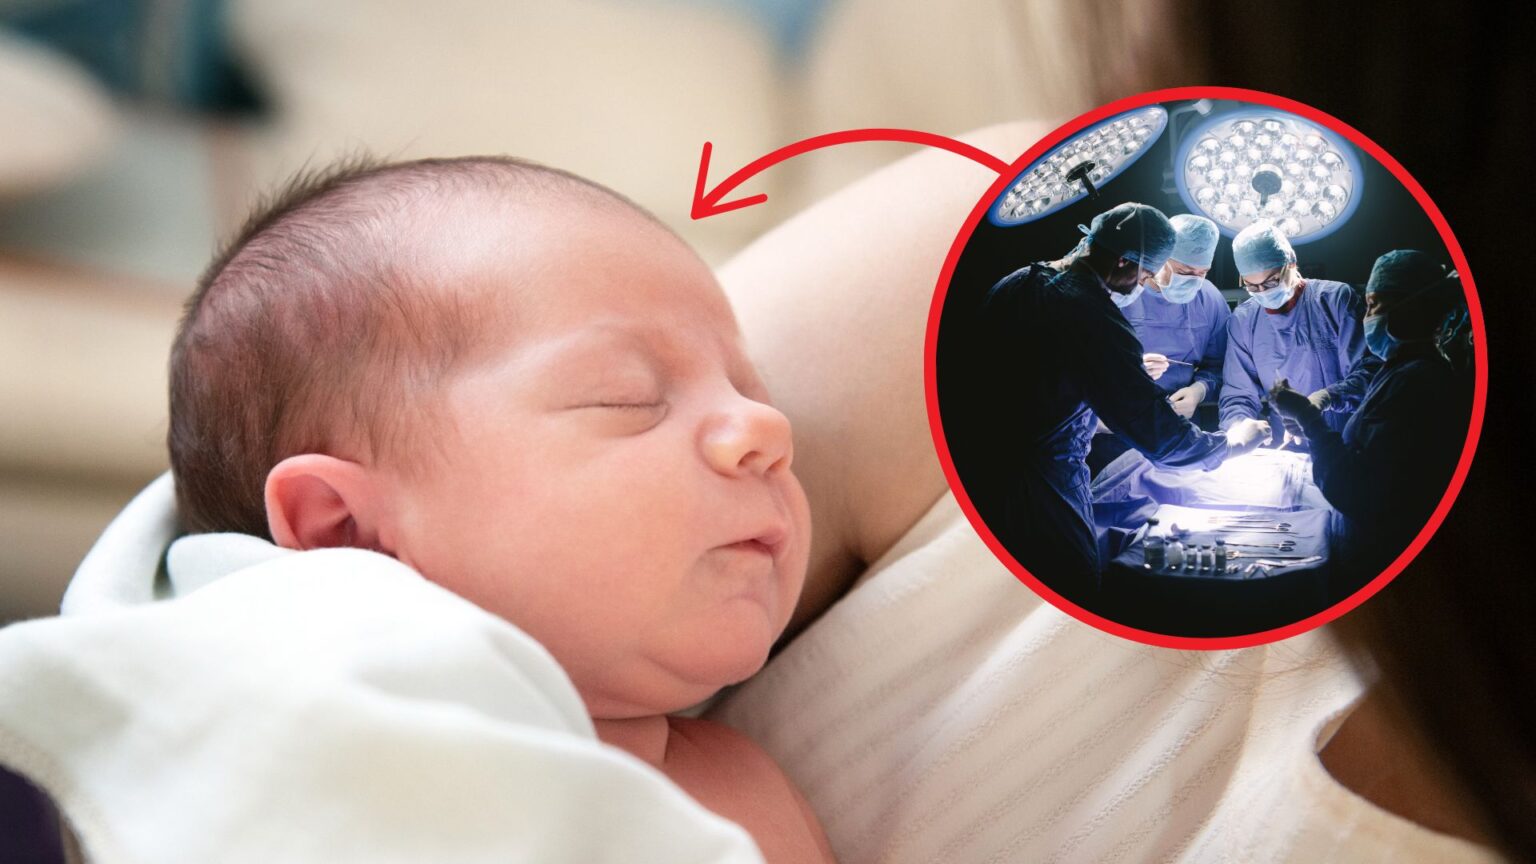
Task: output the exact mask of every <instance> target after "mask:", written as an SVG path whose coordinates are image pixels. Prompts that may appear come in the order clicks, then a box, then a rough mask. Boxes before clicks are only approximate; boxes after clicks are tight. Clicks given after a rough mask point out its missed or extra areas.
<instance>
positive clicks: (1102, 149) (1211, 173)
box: [926, 88, 1487, 648]
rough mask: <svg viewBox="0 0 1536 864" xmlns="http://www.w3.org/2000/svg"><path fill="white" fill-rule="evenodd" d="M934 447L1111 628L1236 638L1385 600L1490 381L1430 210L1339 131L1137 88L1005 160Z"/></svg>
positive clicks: (1458, 456) (979, 514) (932, 356)
mask: <svg viewBox="0 0 1536 864" xmlns="http://www.w3.org/2000/svg"><path fill="white" fill-rule="evenodd" d="M927 351H928V353H927V358H926V359H927V382H926V383H927V387H928V400H929V413H930V421H931V423H932V426H933V432H934V440H935V443H936V445H937V446H938V450H939V455H940V458H941V460H942V461H943V463H944V467H945V471H946V472H947V474H948V476H949V480H950V483H951V485H952V486H953V487H954V488H955V491H956V494H957V496H958V497H959V499H960V501H961V504H962V506H963V507H964V509H965V510H966V513H967V515H968V516H969V517H970V519H971V521H972V523H973V524H974V525H975V527H976V529H977V530H978V532H979V533H980V534H981V535H982V537H983V539H985V540H986V541H987V543H988V544H989V545H990V546H991V548H992V550H993V551H994V552H995V553H996V554H997V555H998V557H999V558H1000V559H1001V560H1002V561H1003V562H1004V563H1005V564H1007V565H1008V566H1009V567H1010V568H1011V569H1012V570H1013V571H1014V572H1015V573H1016V574H1017V575H1018V576H1019V578H1020V579H1021V580H1023V581H1024V582H1025V583H1027V584H1028V585H1030V586H1031V587H1032V588H1034V589H1035V590H1036V591H1038V592H1039V593H1041V594H1042V596H1044V597H1045V598H1046V599H1048V600H1050V601H1051V602H1052V603H1054V604H1056V605H1057V606H1058V607H1060V608H1062V609H1063V610H1065V611H1067V612H1068V613H1070V614H1072V615H1074V616H1076V617H1078V618H1080V619H1082V620H1084V621H1087V622H1089V623H1091V624H1094V625H1095V626H1097V627H1100V628H1101V629H1105V630H1108V631H1110V632H1113V633H1116V634H1118V635H1122V636H1126V637H1128V638H1132V639H1137V640H1139V641H1143V642H1148V643H1151V644H1157V645H1165V646H1172V647H1181V648H1231V647H1239V646H1244V645H1253V644H1259V643H1262V642H1268V641H1272V640H1274V639H1279V638H1283V637H1286V636H1290V635H1294V634H1296V633H1299V632H1302V631H1304V630H1307V629H1310V628H1312V627H1315V626H1317V625H1319V624H1322V623H1325V622H1326V621H1329V620H1332V619H1333V618H1335V617H1337V616H1338V615H1341V614H1343V613H1344V612H1346V611H1348V610H1349V609H1351V608H1353V607H1354V606H1356V605H1358V604H1359V603H1361V602H1363V601H1364V600H1365V599H1366V598H1367V597H1369V596H1370V595H1371V594H1373V593H1375V592H1376V591H1377V590H1380V588H1381V587H1382V586H1384V585H1385V584H1386V583H1387V582H1388V581H1389V580H1390V579H1391V578H1392V577H1393V576H1395V575H1396V573H1397V572H1398V571H1399V570H1401V569H1402V567H1403V566H1405V565H1406V564H1407V562H1408V561H1409V560H1410V559H1411V558H1412V557H1413V555H1414V554H1416V553H1417V551H1418V550H1419V549H1420V548H1422V546H1423V545H1424V543H1425V542H1427V541H1428V539H1429V536H1430V535H1431V534H1432V533H1433V531H1434V529H1435V528H1436V526H1438V525H1439V523H1440V521H1441V520H1442V519H1443V518H1444V516H1445V513H1446V511H1447V510H1448V508H1449V507H1450V506H1451V503H1452V501H1453V500H1454V498H1455V493H1456V490H1457V489H1458V488H1459V486H1460V483H1461V480H1462V478H1463V477H1464V476H1465V475H1466V471H1467V468H1468V466H1469V465H1470V462H1471V459H1472V453H1473V450H1474V448H1475V444H1476V439H1477V432H1478V428H1479V426H1480V423H1481V418H1482V405H1483V400H1484V397H1485V393H1486V386H1487V368H1486V366H1487V363H1486V349H1485V346H1484V344H1483V333H1482V317H1481V311H1480V308H1479V305H1478V302H1477V295H1476V292H1475V290H1474V288H1473V284H1472V279H1471V274H1470V272H1469V271H1468V268H1467V263H1466V261H1465V259H1464V257H1463V256H1462V253H1461V249H1460V247H1459V246H1458V245H1457V244H1456V241H1455V238H1454V237H1453V236H1452V234H1451V231H1450V229H1449V227H1448V226H1447V225H1446V224H1445V221H1444V219H1443V217H1441V216H1440V214H1439V211H1438V210H1437V209H1436V208H1435V207H1434V204H1433V202H1431V201H1430V200H1429V198H1428V196H1427V195H1426V194H1425V193H1424V191H1423V189H1422V188H1421V187H1420V186H1419V185H1418V184H1417V183H1416V182H1414V180H1413V178H1412V177H1411V176H1409V175H1408V173H1407V172H1406V171H1405V170H1404V169H1403V168H1402V166H1401V165H1399V164H1397V163H1396V162H1395V161H1394V160H1392V158H1391V157H1390V156H1389V155H1387V154H1386V153H1384V152H1383V151H1382V150H1381V149H1380V148H1379V147H1377V146H1376V145H1374V144H1373V143H1371V142H1370V141H1369V140H1368V139H1366V138H1365V137H1364V136H1362V135H1361V134H1360V133H1358V132H1356V131H1355V130H1353V129H1351V128H1350V127H1348V126H1346V125H1344V124H1343V123H1341V122H1340V121H1338V120H1336V119H1334V118H1331V117H1329V116H1327V115H1324V114H1322V113H1321V112H1318V111H1316V110H1314V109H1311V108H1309V107H1307V106H1305V105H1301V104H1298V103H1295V102H1292V101H1290V100H1286V99H1282V98H1280V97H1277V96H1272V95H1269V94H1264V93H1257V92H1253V91H1245V90H1235V89H1230V88H1183V89H1179V90H1169V91H1159V92H1156V93H1149V94H1143V95H1142V96H1137V97H1133V98H1131V99H1127V100H1123V101H1121V102H1118V103H1115V104H1113V105H1109V106H1106V107H1105V108H1103V109H1100V110H1098V111H1094V112H1091V113H1089V114H1087V115H1084V116H1083V117H1080V118H1078V119H1077V120H1075V121H1073V122H1072V123H1069V124H1067V125H1066V126H1064V127H1062V128H1061V129H1059V130H1057V132H1056V133H1054V134H1053V135H1051V136H1050V137H1049V138H1047V139H1046V140H1044V141H1042V142H1041V143H1040V144H1038V145H1036V146H1035V147H1034V148H1032V149H1031V150H1030V152H1029V153H1027V154H1025V155H1024V157H1022V158H1021V159H1020V160H1018V161H1017V162H1016V163H1014V165H1013V166H1012V169H1011V170H1010V173H1009V174H1008V175H1007V176H1005V177H1003V178H1002V179H1001V180H1000V181H999V183H998V184H997V185H995V186H994V187H993V189H992V190H991V191H990V192H989V193H988V197H987V198H986V199H985V200H983V201H981V202H979V203H978V205H977V208H976V210H975V211H974V212H973V214H972V217H971V220H970V221H969V222H968V223H967V226H966V228H965V229H964V230H963V231H962V232H961V234H960V237H959V238H958V239H957V240H956V244H955V247H954V249H953V250H952V252H951V255H950V259H949V261H948V263H947V265H946V267H945V271H944V274H943V276H942V277H941V279H940V282H939V286H938V291H937V295H936V297H935V300H934V305H933V312H932V315H931V317H930V321H929V333H928V348H927Z"/></svg>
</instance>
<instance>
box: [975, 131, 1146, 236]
mask: <svg viewBox="0 0 1536 864" xmlns="http://www.w3.org/2000/svg"><path fill="white" fill-rule="evenodd" d="M1167 125H1168V112H1167V111H1164V110H1163V108H1162V106H1160V105H1149V106H1146V107H1143V108H1136V109H1134V110H1131V111H1127V112H1125V113H1123V114H1117V115H1115V116H1114V117H1110V118H1109V119H1107V120H1103V121H1100V122H1099V123H1097V124H1095V125H1093V126H1090V127H1088V128H1087V129H1084V130H1083V131H1081V132H1079V133H1077V134H1076V135H1074V136H1072V137H1071V138H1068V139H1067V140H1066V141H1063V142H1062V143H1060V144H1058V145H1056V146H1055V147H1053V148H1052V149H1051V150H1050V151H1049V152H1047V153H1046V154H1045V155H1043V156H1041V157H1040V158H1039V159H1036V160H1035V161H1034V162H1031V163H1030V165H1029V167H1028V168H1026V169H1024V173H1022V174H1020V175H1019V176H1018V177H1017V178H1015V179H1014V181H1013V183H1012V184H1011V185H1010V186H1009V187H1008V189H1007V190H1006V191H1005V192H1004V193H1003V194H1002V195H1001V196H999V197H998V199H997V200H996V201H995V202H993V204H992V207H991V208H990V209H989V210H988V212H987V216H988V218H989V219H991V220H992V223H993V224H994V225H1001V226H1005V227H1006V226H1010V225H1022V224H1024V223H1026V222H1033V221H1034V220H1036V219H1039V218H1041V217H1043V216H1047V215H1050V214H1051V213H1055V212H1056V211H1057V210H1060V209H1061V208H1063V207H1066V206H1067V205H1069V204H1072V203H1074V202H1076V201H1079V200H1082V199H1083V198H1084V197H1086V196H1089V195H1093V194H1097V192H1096V190H1097V189H1098V187H1100V186H1103V185H1104V184H1105V183H1108V182H1109V181H1110V180H1112V179H1114V178H1115V177H1116V176H1117V175H1118V174H1120V172H1122V171H1124V170H1125V169H1126V168H1128V167H1130V165H1131V163H1133V162H1135V161H1136V160H1137V159H1139V158H1141V156H1142V154H1144V153H1146V152H1147V151H1148V150H1150V149H1151V148H1152V144H1153V143H1154V142H1156V141H1157V139H1158V138H1159V137H1160V136H1161V135H1162V134H1163V129H1164V128H1166V127H1167Z"/></svg>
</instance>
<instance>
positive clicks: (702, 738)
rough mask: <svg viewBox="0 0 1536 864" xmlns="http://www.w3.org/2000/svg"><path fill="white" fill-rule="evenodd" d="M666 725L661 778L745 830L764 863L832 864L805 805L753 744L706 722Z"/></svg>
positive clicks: (779, 770)
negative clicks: (811, 863) (828, 863)
mask: <svg viewBox="0 0 1536 864" xmlns="http://www.w3.org/2000/svg"><path fill="white" fill-rule="evenodd" d="M667 725H668V734H667V752H666V756H665V758H664V760H663V763H662V768H663V770H664V771H665V772H666V774H667V776H668V777H671V778H672V780H673V782H675V783H677V784H678V785H679V786H681V787H683V789H684V790H685V791H687V792H688V793H689V794H690V795H692V796H693V797H694V798H695V799H697V800H698V801H699V803H701V804H703V805H704V806H705V807H708V808H709V809H711V810H713V811H714V812H716V813H718V814H720V815H721V816H724V817H725V818H727V819H730V820H732V821H734V822H736V823H737V824H739V825H741V826H742V827H743V828H745V829H747V831H748V833H750V834H751V835H752V837H753V839H755V840H756V841H757V844H758V846H759V847H761V849H762V851H763V854H764V857H765V858H766V859H767V860H768V861H770V862H776V861H817V860H821V861H831V860H832V854H831V849H830V847H829V846H828V844H827V840H826V835H825V834H824V833H823V832H822V829H821V823H820V821H819V820H818V819H817V818H816V816H815V814H814V812H813V811H812V810H811V808H810V805H809V803H807V802H806V800H805V798H804V796H802V795H801V794H800V790H799V789H798V788H796V787H795V785H794V783H793V781H791V780H790V779H789V777H788V775H786V774H785V773H784V770H783V769H782V768H780V767H779V763H777V762H775V761H774V759H773V757H772V756H769V755H768V753H767V751H765V750H763V748H761V747H759V746H758V745H757V742H755V741H753V740H752V739H751V738H748V737H747V736H746V735H744V734H742V733H741V732H738V731H737V730H735V729H732V728H731V727H729V726H725V725H723V724H720V723H715V722H713V721H710V720H698V719H692V718H688V717H668V718H667Z"/></svg>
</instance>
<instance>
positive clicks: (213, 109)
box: [0, 0, 1146, 623]
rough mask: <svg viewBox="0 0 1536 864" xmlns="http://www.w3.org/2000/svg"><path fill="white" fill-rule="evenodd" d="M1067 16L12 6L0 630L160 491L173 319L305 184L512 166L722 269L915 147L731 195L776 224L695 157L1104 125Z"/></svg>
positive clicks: (723, 1)
mask: <svg viewBox="0 0 1536 864" xmlns="http://www.w3.org/2000/svg"><path fill="white" fill-rule="evenodd" d="M1113 5H1115V6H1118V5H1119V4H1113ZM1071 6H1072V0H1050V2H1037V3H1029V4H1017V3H1008V2H1006V0H954V2H948V3H944V4H935V3H929V2H924V0H561V2H559V3H549V2H532V0H495V2H492V0H437V2H433V3H421V2H409V0H368V2H363V0H331V2H326V3H313V2H307V0H0V623H3V622H4V621H8V620H14V619H18V618H23V617H31V616H35V615H44V614H51V613H53V612H54V611H56V609H57V605H58V600H59V597H60V595H61V593H62V591H63V588H64V585H65V583H66V582H67V580H68V578H69V576H70V575H71V574H72V573H73V571H74V568H75V566H76V565H77V564H78V563H79V560H80V558H81V557H82V556H83V555H84V554H85V552H86V551H87V549H88V548H89V547H90V544H91V542H92V541H93V540H94V538H95V537H96V535H97V534H99V533H100V531H101V529H102V528H103V527H105V525H106V523H107V522H108V521H109V520H110V519H111V517H112V516H113V515H114V514H115V513H116V512H117V511H118V510H119V509H120V508H121V507H122V506H123V505H124V504H125V503H126V502H127V500H128V499H129V498H130V497H131V496H132V495H133V494H134V493H135V492H136V491H137V490H138V489H139V488H141V487H142V486H143V485H144V484H145V483H146V482H148V481H149V480H150V479H152V478H153V477H154V476H155V475H156V474H158V473H160V472H161V471H163V470H165V467H166V457H165V446H164V435H165V426H166V421H165V410H166V408H165V403H166V396H165V363H166V357H167V354H168V351H169V345H170V341H171V338H172V334H173V331H174V328H175V324H176V319H177V316H178V314H179V311H180V304H181V303H182V301H183V299H184V298H185V297H186V296H187V295H188V294H189V293H190V291H191V289H192V286H193V283H194V281H195V280H196V278H197V275H198V273H199V272H200V271H201V269H202V268H203V266H204V265H205V264H206V263H207V261H208V260H209V259H210V258H211V256H212V255H213V253H214V251H215V249H216V248H217V246H218V244H219V242H220V240H221V239H222V238H223V237H224V236H226V235H227V234H228V233H230V232H231V231H232V230H233V229H234V228H235V227H236V226H237V225H238V223H239V222H240V221H241V219H242V218H243V217H244V215H245V213H246V212H247V210H248V209H249V208H250V206H251V205H252V203H253V202H254V200H255V199H256V197H257V196H258V195H259V194H260V193H261V192H263V191H264V190H267V189H270V188H271V187H272V186H273V185H274V184H276V183H278V182H280V181H281V179H283V178H284V177H286V176H287V175H288V174H290V173H291V172H293V171H294V170H296V169H297V168H299V167H301V166H303V165H305V164H317V163H324V162H326V161H328V160H329V159H331V158H333V157H334V156H336V155H338V154H342V153H347V152H352V151H356V150H358V149H366V150H368V151H371V152H373V153H375V154H379V155H384V156H388V157H394V158H407V157H415V156H426V155H439V156H441V155H453V154H464V153H510V154H514V155H518V156H523V157H528V158H532V159H536V160H539V161H543V162H547V163H550V164H553V165H557V166H559V167H563V168H567V169H570V170H573V171H576V172H578V173H580V174H584V175H586V176H589V177H591V178H593V179H596V180H598V181H600V182H603V183H606V184H608V185H611V186H613V187H614V188H616V189H618V190H620V191H621V192H624V193H625V194H627V195H629V196H630V197H632V198H634V199H636V200H637V201H639V202H640V203H641V204H643V205H645V206H647V207H649V208H650V209H652V210H653V211H654V212H656V213H657V214H658V215H659V216H660V217H661V218H662V219H664V220H665V221H667V222H668V223H670V224H671V225H672V226H673V227H675V228H676V229H677V230H678V231H680V232H681V233H682V234H683V235H684V236H686V237H687V238H688V239H689V240H690V241H692V242H693V243H694V244H695V245H696V247H697V248H699V249H700V251H701V252H702V253H703V255H704V256H705V257H706V258H707V259H708V260H710V261H712V262H720V261H723V260H724V259H725V258H727V257H728V256H729V255H730V254H731V253H732V252H733V251H734V250H736V249H738V248H740V247H741V246H743V245H744V244H745V243H746V242H748V241H749V240H751V239H752V238H753V237H755V236H757V235H758V234H760V233H762V231H764V230H765V229H766V228H768V227H769V226H771V225H772V224H774V223H776V222H778V221H780V220H782V219H783V218H784V217H785V216H787V215H788V214H790V213H792V212H794V211H795V210H797V209H799V208H800V207H802V206H803V205H804V204H805V203H807V202H809V201H811V200H814V199H816V198H818V197H820V196H822V195H824V194H826V193H827V192H830V191H832V190H834V189H836V188H838V187H840V186H842V185H844V184H846V183H847V182H849V181H851V180H853V179H855V178H857V177H859V176H861V175H863V174H865V173H867V172H868V171H871V170H873V169H874V168H877V167H879V166H880V165H881V164H884V163H885V162H887V161H889V160H891V159H894V158H897V157H899V156H901V155H903V154H905V153H908V152H911V150H912V149H913V148H911V147H909V146H905V145H882V144H859V145H853V146H845V147H839V148H835V149H832V150H827V151H821V152H819V153H816V154H811V155H809V156H805V157H801V158H797V159H795V160H792V161H790V162H788V163H784V164H782V165H780V166H777V167H775V168H773V169H772V170H770V171H768V172H767V173H765V174H763V175H760V176H759V177H757V178H756V179H754V180H752V181H751V182H750V183H749V184H748V185H747V186H744V187H742V189H741V190H740V192H741V193H744V194H745V193H756V192H765V193H767V194H768V196H769V201H768V203H767V204H766V205H763V206H759V207H754V208H751V209H747V210H743V211H738V212H735V213H732V214H729V215H728V216H725V217H720V218H714V219H710V220H706V221H704V222H699V223H694V222H691V221H690V220H689V219H688V209H689V206H690V204H691V195H692V191H693V183H694V177H695V173H696V172H697V169H698V159H699V151H700V147H701V146H702V144H703V142H704V141H706V140H709V141H713V142H714V145H715V150H714V156H713V162H712V171H711V180H712V182H713V181H718V180H719V179H721V178H723V177H724V176H726V175H727V174H729V173H730V172H731V171H734V170H735V169H736V168H737V167H740V166H741V165H744V164H746V163H747V162H748V161H751V160H752V159H755V158H756V157H758V156H760V155H762V154H764V153H766V152H768V151H770V150H773V149H775V148H777V147H780V146H782V145H784V144H788V143H791V142H793V141H796V140H799V139H801V138H804V137H807V136H810V135H814V134H819V133H823V132H830V131H835V130H839V129H845V128H852V127H860V126H897V127H906V128H914V129H923V130H927V131H932V132H938V133H943V134H950V135H954V134H959V133H961V132H964V131H966V130H969V129H973V128H976V127H980V126H984V125H987V124H990V123H995V122H1000V121H1004V120H1011V119H1019V118H1025V117H1042V118H1047V119H1053V120H1065V119H1067V118H1068V117H1070V116H1072V115H1074V114H1076V113H1078V112H1080V111H1082V110H1086V109H1087V108H1090V107H1092V106H1093V105H1094V104H1096V102H1095V99H1094V95H1093V93H1092V92H1091V85H1090V83H1089V82H1086V81H1078V80H1074V79H1073V78H1072V76H1071V75H1070V74H1068V73H1065V72H1064V71H1062V70H1070V69H1075V68H1081V67H1080V64H1077V63H1073V62H1068V61H1070V60H1072V59H1074V58H1072V57H1071V56H1070V54H1071V52H1073V51H1074V50H1077V49H1076V48H1075V47H1074V46H1075V45H1076V44H1077V40H1074V39H1071V38H1067V36H1068V34H1067V32H1066V31H1067V30H1068V29H1069V28H1071V27H1073V26H1077V25H1075V24H1074V23H1072V22H1070V21H1068V20H1067V18H1068V17H1072V18H1074V19H1075V18H1077V17H1079V16H1077V15H1069V7H1071ZM1090 23H1091V22H1090ZM1145 26H1146V22H1145V21H1144V20H1142V16H1138V15H1137V14H1135V13H1134V12H1129V11H1127V12H1124V13H1123V14H1118V15H1117V17H1116V28H1117V29H1119V30H1131V31H1134V30H1136V29H1138V28H1142V27H1145ZM999 155H1001V156H1003V157H1005V158H1011V157H1012V156H1015V155H1017V154H999Z"/></svg>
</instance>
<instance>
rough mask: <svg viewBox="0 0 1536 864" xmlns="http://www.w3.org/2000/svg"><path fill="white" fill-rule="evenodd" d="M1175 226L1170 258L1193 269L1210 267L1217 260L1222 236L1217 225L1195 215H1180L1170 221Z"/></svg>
mask: <svg viewBox="0 0 1536 864" xmlns="http://www.w3.org/2000/svg"><path fill="white" fill-rule="evenodd" d="M1168 222H1169V224H1171V225H1173V232H1174V238H1173V252H1172V253H1170V254H1169V256H1168V257H1170V258H1172V259H1173V260H1175V261H1178V262H1179V263H1181V264H1188V265H1189V266H1191V267H1209V266H1211V262H1212V261H1214V260H1216V241H1218V240H1220V239H1221V234H1220V232H1218V231H1217V230H1216V223H1215V222H1212V221H1211V220H1209V219H1207V218H1205V217H1204V216H1196V215H1194V214H1193V213H1180V214H1179V215H1177V216H1175V217H1173V218H1172V219H1169V220H1168Z"/></svg>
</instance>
